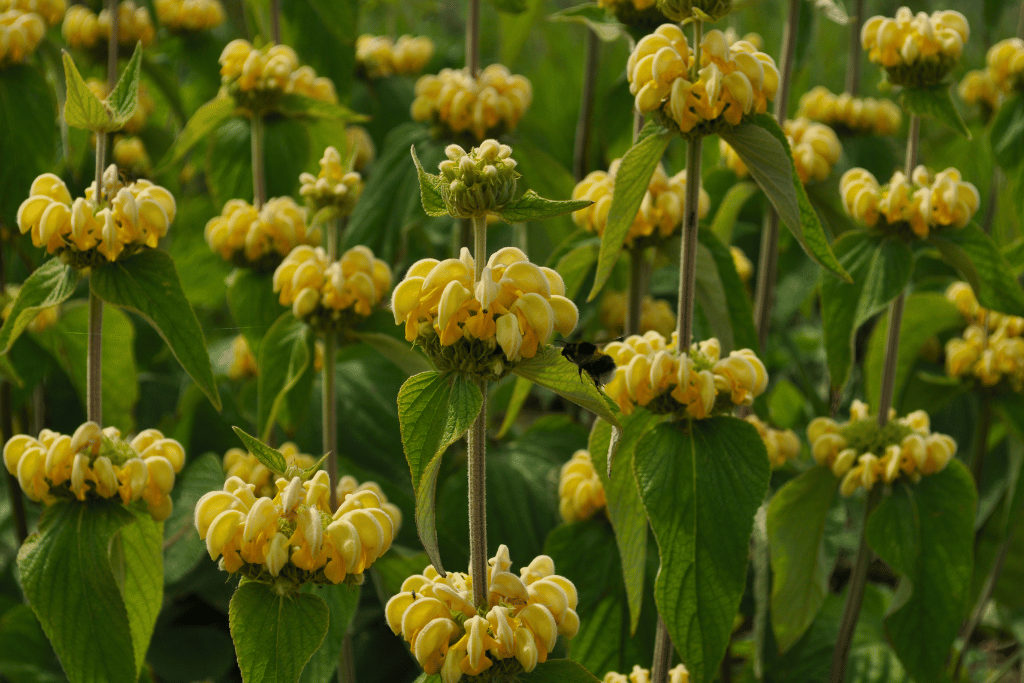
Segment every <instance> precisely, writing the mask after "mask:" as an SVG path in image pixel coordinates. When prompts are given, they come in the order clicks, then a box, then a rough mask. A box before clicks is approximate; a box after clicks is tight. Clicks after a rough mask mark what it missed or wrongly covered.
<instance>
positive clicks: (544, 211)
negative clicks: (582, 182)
mask: <svg viewBox="0 0 1024 683" xmlns="http://www.w3.org/2000/svg"><path fill="white" fill-rule="evenodd" d="M593 203H594V202H592V201H590V200H589V199H565V200H555V199H544V197H541V196H540V195H538V194H537V193H536V192H534V191H533V190H527V191H526V193H525V194H524V195H523V196H522V197H520V198H519V199H516V200H515V201H512V202H510V203H508V204H506V205H505V206H504V207H503V208H502V209H501V211H499V212H498V215H499V216H501V219H502V220H503V221H505V222H506V223H525V222H526V221H536V220H540V219H544V218H552V217H554V216H561V215H563V214H567V213H572V212H573V211H579V210H580V209H585V208H587V207H588V206H590V205H591V204H593Z"/></svg>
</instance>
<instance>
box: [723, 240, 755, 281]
mask: <svg viewBox="0 0 1024 683" xmlns="http://www.w3.org/2000/svg"><path fill="white" fill-rule="evenodd" d="M729 254H730V255H731V256H732V264H733V265H734V266H735V267H736V274H737V275H739V276H740V280H741V281H742V282H743V284H747V283H748V282H750V278H752V277H753V276H754V264H753V263H751V261H750V259H749V258H747V255H746V254H745V253H743V250H742V249H740V248H739V247H736V246H730V247H729Z"/></svg>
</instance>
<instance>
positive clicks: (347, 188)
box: [299, 147, 363, 216]
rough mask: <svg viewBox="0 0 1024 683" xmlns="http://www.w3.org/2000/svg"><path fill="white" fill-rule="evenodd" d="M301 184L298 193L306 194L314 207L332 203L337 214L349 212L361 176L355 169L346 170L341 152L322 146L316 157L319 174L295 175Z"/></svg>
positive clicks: (360, 183) (360, 190)
mask: <svg viewBox="0 0 1024 683" xmlns="http://www.w3.org/2000/svg"><path fill="white" fill-rule="evenodd" d="M299 182H300V183H302V187H300V188H299V195H301V196H303V197H305V198H306V200H307V201H308V202H310V203H311V204H312V205H313V206H314V207H316V208H317V209H322V208H323V207H325V206H333V207H334V208H335V209H337V211H338V214H339V215H342V216H347V215H348V214H350V213H352V209H354V208H355V206H356V202H358V201H359V195H361V194H362V193H363V178H362V176H360V175H359V174H358V173H356V172H355V171H348V170H346V168H345V167H344V166H343V165H342V163H341V154H340V153H339V152H338V150H337V149H335V148H334V147H328V148H327V149H325V150H324V156H323V158H322V159H320V174H319V175H313V174H312V173H303V174H302V175H300V176H299Z"/></svg>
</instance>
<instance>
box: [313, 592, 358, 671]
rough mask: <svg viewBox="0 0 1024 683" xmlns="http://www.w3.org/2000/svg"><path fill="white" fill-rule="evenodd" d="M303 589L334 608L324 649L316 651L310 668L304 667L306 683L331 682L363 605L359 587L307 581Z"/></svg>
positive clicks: (322, 644)
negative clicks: (347, 636)
mask: <svg viewBox="0 0 1024 683" xmlns="http://www.w3.org/2000/svg"><path fill="white" fill-rule="evenodd" d="M303 590H304V591H305V592H308V593H312V594H313V595H316V596H319V597H320V599H322V600H323V601H324V602H325V603H327V608H328V609H329V610H330V617H331V618H330V622H329V623H328V626H327V636H326V637H325V638H324V642H323V643H321V644H320V649H318V650H317V651H316V652H314V653H313V656H312V657H311V658H310V660H309V663H308V664H306V668H305V669H303V670H302V678H301V679H300V680H301V681H302V683H329V682H330V681H333V680H336V677H337V675H338V661H339V658H340V657H341V654H342V648H343V647H344V645H345V632H346V631H348V628H349V625H350V624H351V623H352V619H353V618H354V617H355V616H356V610H357V609H358V608H359V593H360V590H359V586H348V585H345V584H343V583H340V584H337V585H334V586H330V585H328V586H317V585H314V584H308V583H307V584H306V585H305V586H304V587H303Z"/></svg>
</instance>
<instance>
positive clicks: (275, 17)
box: [270, 0, 281, 45]
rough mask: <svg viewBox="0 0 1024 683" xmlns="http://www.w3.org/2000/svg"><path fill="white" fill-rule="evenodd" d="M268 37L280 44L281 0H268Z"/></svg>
mask: <svg viewBox="0 0 1024 683" xmlns="http://www.w3.org/2000/svg"><path fill="white" fill-rule="evenodd" d="M270 37H271V39H272V40H273V41H274V42H275V43H277V44H278V45H280V44H281V0H270Z"/></svg>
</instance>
